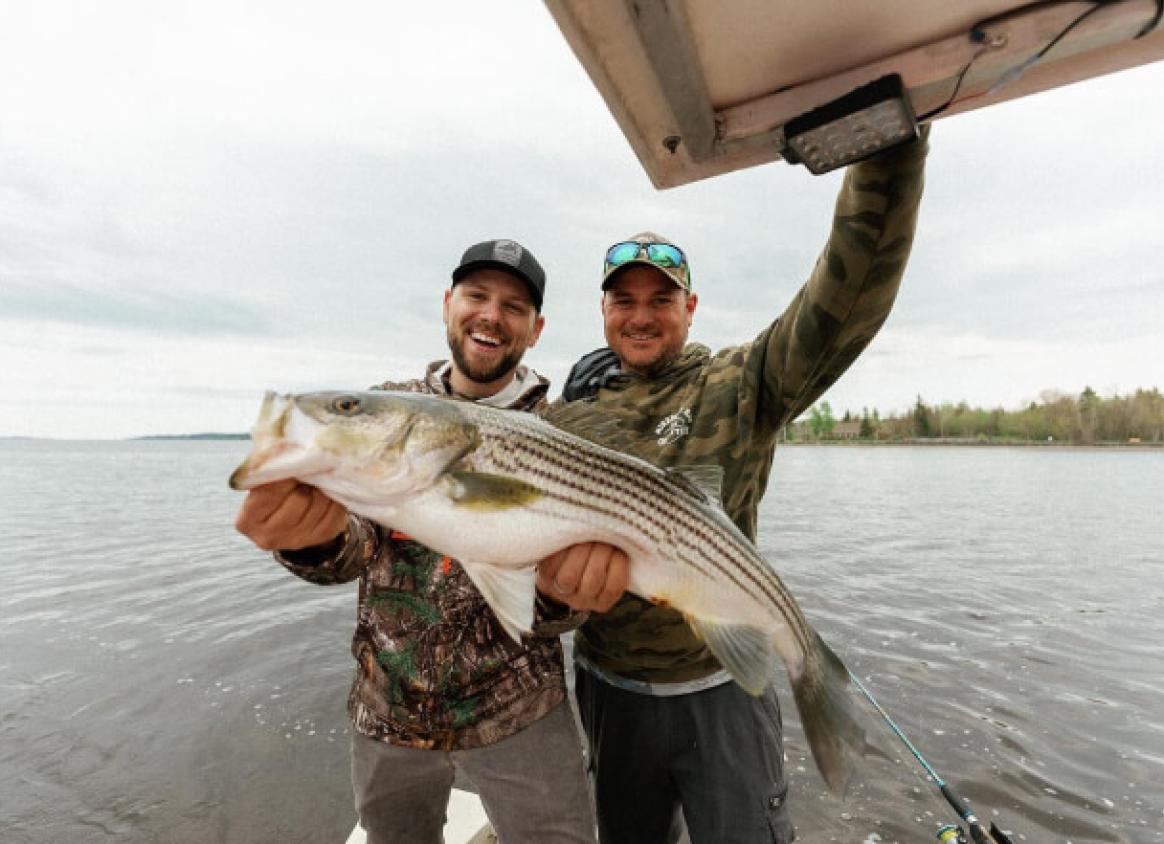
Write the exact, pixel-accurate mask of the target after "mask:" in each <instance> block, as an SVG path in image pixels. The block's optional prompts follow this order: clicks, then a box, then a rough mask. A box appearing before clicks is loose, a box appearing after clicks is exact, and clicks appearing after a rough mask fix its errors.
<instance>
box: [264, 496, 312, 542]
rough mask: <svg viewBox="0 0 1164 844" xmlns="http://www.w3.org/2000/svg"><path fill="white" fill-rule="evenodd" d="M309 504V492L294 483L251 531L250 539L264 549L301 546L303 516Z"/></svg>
mask: <svg viewBox="0 0 1164 844" xmlns="http://www.w3.org/2000/svg"><path fill="white" fill-rule="evenodd" d="M310 504H311V492H310V489H309V488H308V487H305V486H303V485H302V484H298V485H296V487H295V488H294V489H292V490H291V492H289V493H288V494H287V495H286V496H285V497H284V498H283V500H282V501H281V502H280V503H279V506H278V507H277V508H276V509H275V511H274V512H273V513H271V515H270V516H268V517H267V519H266V520H265V521H264V522H262V523H261V524H259V525H256V526H255V529H254V530H253V531H252V532H251V534H250V537H251V540H252V541H253V542H254V543H255V544H256V545H258V546H259V547H260V548H262V549H264V550H266V551H274V550H276V549H279V548H285V549H288V550H292V549H295V548H302V547H303V546H304V545H305V544H306V543H304V542H303V541H302V537H303V535H304V525H303V517H304V515H305V514H306V513H307V511H308V508H309V506H310Z"/></svg>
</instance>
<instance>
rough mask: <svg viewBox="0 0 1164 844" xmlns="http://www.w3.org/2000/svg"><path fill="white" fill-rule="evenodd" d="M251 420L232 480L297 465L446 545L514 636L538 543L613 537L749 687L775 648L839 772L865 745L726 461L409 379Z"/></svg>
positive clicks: (287, 399) (844, 688)
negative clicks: (709, 461)
mask: <svg viewBox="0 0 1164 844" xmlns="http://www.w3.org/2000/svg"><path fill="white" fill-rule="evenodd" d="M251 436H252V440H253V448H252V451H251V453H250V454H249V455H248V456H247V458H246V460H245V461H244V462H243V464H242V465H241V466H239V468H238V469H236V470H235V472H234V474H233V475H231V478H230V484H231V486H232V487H234V488H235V489H250V488H252V487H255V486H259V485H260V484H265V483H271V482H273V481H278V480H283V479H285V478H296V479H298V480H300V481H302V482H303V483H307V484H310V485H312V486H315V487H318V488H319V489H321V490H323V491H324V492H325V493H326V494H327V495H328V496H329V497H331V498H333V499H334V500H336V501H338V502H339V503H341V504H343V505H344V506H346V507H347V508H348V509H349V510H350V511H351V512H353V513H356V514H358V515H362V516H365V517H367V518H369V519H372V520H374V521H376V522H378V523H380V524H382V525H385V526H388V527H391V528H394V529H396V530H399V531H402V532H404V533H407V534H408V535H410V536H412V537H413V538H415V539H416V540H417V541H419V542H421V543H423V544H424V545H427V546H429V547H430V548H432V549H434V550H436V551H438V552H440V553H442V554H447V555H449V556H451V557H454V558H455V559H457V560H458V561H460V563H461V565H462V566H463V567H464V569H465V572H466V573H467V574H468V575H469V577H470V578H472V580H473V583H474V584H476V586H477V587H478V589H480V591H481V594H482V596H484V598H485V600H486V601H487V602H488V603H489V606H490V607H491V608H492V609H493V612H494V613H495V614H496V616H497V618H498V620H499V621H500V622H501V624H502V625H503V626H504V627H505V629H506V630H507V631H508V632H509V634H510V635H511V636H513V637H514V638H515V639H516V638H519V637H520V635H521V634H522V633H527V632H529V630H530V628H531V625H532V623H533V612H534V598H535V593H534V589H535V587H534V581H535V576H536V572H535V568H534V567H535V564H536V563H537V562H538V561H540V560H542V559H544V558H545V557H548V556H550V555H551V554H553V553H555V552H556V551H559V550H561V549H562V548H565V547H567V546H569V545H572V544H575V543H580V542H587V541H601V542H606V543H608V544H610V545H614V546H617V547H619V548H622V549H623V551H625V552H626V554H627V556H628V557H629V559H630V567H629V586H628V588H629V589H630V591H632V592H634V593H635V594H637V595H640V596H642V597H643V598H646V599H647V600H649V601H653V602H655V603H657V604H662V605H665V606H669V607H673V608H674V609H676V610H678V611H680V612H682V613H683V614H684V617H685V618H686V619H687V621H688V623H689V624H690V625H691V626H692V628H694V630H695V631H696V633H697V634H698V635H699V636H700V638H701V639H702V640H703V641H704V642H706V643H707V646H708V648H709V649H710V650H711V652H712V653H713V654H714V655H715V656H716V658H717V659H718V660H719V662H720V663H721V664H722V665H723V667H724V668H725V669H726V670H727V671H728V672H729V673H730V674H731V676H732V677H733V678H734V679H735V680H736V682H738V683H739V684H740V685H741V686H742V687H743V688H745V689H746V690H748V691H749V692H751V693H752V694H759V693H760V692H761V691H762V690H763V689H764V688H765V687H766V686H767V685H768V683H769V682H771V681H772V679H773V671H774V669H773V666H774V664H775V662H776V657H777V655H779V657H780V658H781V659H783V661H784V665H785V667H786V669H787V671H788V676H789V679H790V681H791V685H792V691H793V696H794V698H795V700H796V705H797V707H798V709H799V710H800V716H801V720H802V722H803V724H804V729H805V733H806V735H807V737H808V741H809V745H810V746H811V748H812V752H813V756H814V757H815V759H816V762H817V766H818V767H819V768H820V771H821V774H822V775H823V777H824V779H825V781H826V782H827V783H828V785H829V787H830V788H832V789H833V790H834V791H836V792H842V791H843V790H844V788H845V785H846V783H847V781H848V778H849V774H850V764H849V755H850V753H851V752H854V751H858V752H860V751H863V749H864V730H863V729H862V728H861V726H860V725H859V724H858V722H857V720H856V718H855V715H854V710H853V698H852V696H851V695H850V691H849V689H848V684H849V677H848V671H847V670H846V668H845V666H844V665H843V664H842V663H841V660H840V659H839V658H838V657H837V656H836V655H835V654H834V653H833V652H832V650H830V648H829V647H828V645H826V644H825V643H824V641H822V640H821V638H820V636H819V635H817V633H816V631H815V630H813V629H812V627H810V626H809V624H808V622H807V621H806V620H805V618H804V615H803V614H802V613H801V611H800V608H799V607H798V606H797V604H796V601H795V600H794V599H793V597H792V595H791V594H790V593H789V591H788V589H787V588H786V587H785V586H784V584H783V583H782V582H781V580H780V577H779V576H778V575H777V574H776V572H775V570H774V569H773V568H772V567H771V566H770V565H769V564H768V563H767V562H766V561H765V560H764V559H763V558H762V557H761V556H760V555H759V553H758V552H757V551H756V548H755V546H754V545H753V544H752V543H751V542H749V541H748V539H747V538H746V537H745V536H744V535H743V534H742V533H741V532H740V530H739V529H738V528H737V527H736V526H735V524H734V523H733V522H732V521H731V519H730V518H728V516H727V515H726V513H724V511H723V508H722V507H721V505H720V502H719V482H720V475H719V471H720V470H719V468H718V467H714V468H712V469H708V468H707V467H702V468H700V469H697V470H688V471H683V470H674V469H672V470H663V469H659V468H657V467H655V466H653V465H651V464H650V463H648V462H646V461H645V460H642V459H640V458H638V457H635V456H633V455H630V454H626V453H622V452H619V451H615V450H613V449H611V448H607V447H605V446H603V445H599V444H596V443H595V442H592V441H591V440H589V439H585V438H583V437H580V436H577V435H575V434H571V433H568V432H567V431H564V430H561V429H559V428H557V427H555V426H554V425H551V424H548V423H547V422H545V421H543V420H541V419H538V418H537V417H535V416H533V415H531V414H528V413H520V412H516V411H508V410H499V409H497V408H492V407H488V406H486V405H481V404H474V403H472V402H460V401H450V400H448V399H444V398H439V397H437V396H431V395H426V394H418V393H393V392H387V391H373V392H365V393H338V392H328V393H310V394H305V395H292V396H276V395H275V394H274V393H268V394H267V396H266V397H265V399H264V402H263V407H262V410H261V411H260V414H259V419H258V421H257V422H256V423H255V426H254V428H253V429H252V432H251Z"/></svg>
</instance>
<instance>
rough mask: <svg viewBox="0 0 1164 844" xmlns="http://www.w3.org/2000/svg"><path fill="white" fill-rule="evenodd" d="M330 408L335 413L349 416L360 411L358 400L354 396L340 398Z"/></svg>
mask: <svg viewBox="0 0 1164 844" xmlns="http://www.w3.org/2000/svg"><path fill="white" fill-rule="evenodd" d="M331 407H332V409H333V410H334V411H335V412H336V413H343V414H345V415H348V416H350V415H351V414H353V413H355V412H356V411H358V410H359V409H360V400H359V399H358V398H356V397H355V396H340V397H339V398H337V399H335V400H334V401H333V402H332V403H331Z"/></svg>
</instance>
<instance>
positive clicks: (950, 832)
mask: <svg viewBox="0 0 1164 844" xmlns="http://www.w3.org/2000/svg"><path fill="white" fill-rule="evenodd" d="M970 832H971V834H972V835H973V836H974V841H975V844H1014V842H1012V841H1011V840H1010V836H1009V835H1007V834H1006V833H1005V832H1003V831H1002V830H1001V829H999V828H998V825H997V824H994V823H991V824H990V835H989V836H987V834H986V833H985V832H984V831H983V829H982V827H981V826H979V825H978V823H977V821H975V822H974V823H973V824H972V825H971V827H970ZM937 839H938V840H939V841H941V842H942V844H970V839H968V838H967V837H966V833H965V832H964V831H963V830H962V828H961V827H959V826H955V825H954V824H952V823H948V824H945V825H944V826H942V827H940V828H939V829H938V832H937Z"/></svg>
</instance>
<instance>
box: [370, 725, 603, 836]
mask: <svg viewBox="0 0 1164 844" xmlns="http://www.w3.org/2000/svg"><path fill="white" fill-rule="evenodd" d="M458 772H459V773H461V774H462V775H463V776H465V777H466V778H467V779H468V780H469V781H470V782H471V783H472V784H473V786H474V788H475V789H476V791H477V794H478V796H479V797H480V798H481V804H482V805H483V806H484V807H485V813H486V814H487V815H488V816H489V822H490V823H491V824H493V829H494V831H495V832H496V833H497V837H498V839H499V840H500V842H501V844H542V842H546V844H549V842H555V844H593V842H594V840H595V821H594V810H593V808H592V804H591V801H590V792H589V789H588V788H587V782H586V773H585V769H584V766H583V762H582V746H581V742H580V740H579V736H578V731H577V729H576V728H575V726H574V716H573V714H572V713H571V712H570V707H569V706H568V705H566V704H565V703H562V704H561V705H560V706H558V707H556V708H555V709H554V710H553V711H551V712H550V713H549V714H548V715H546V716H545V717H544V718H541V719H539V720H538V721H535V722H534V723H533V724H531V725H530V726H528V727H526V728H525V729H524V730H522V731H521V732H519V733H517V734H516V735H513V736H510V737H509V738H506V739H502V740H501V741H499V742H497V743H496V744H491V745H489V746H488V747H479V748H474V749H472V750H452V751H442V750H418V749H415V748H411V747H398V746H396V745H392V744H387V743H385V742H382V741H376V740H375V739H370V738H368V737H367V736H364V735H361V734H359V733H356V734H355V735H354V737H353V739H352V787H353V789H354V790H355V795H356V813H357V814H358V815H359V817H360V825H361V826H363V827H364V829H365V830H367V832H368V844H441V842H443V841H444V836H443V835H442V829H443V827H444V825H445V810H446V808H447V807H448V802H449V792H450V791H451V790H452V787H453V778H454V775H455V774H456V773H458Z"/></svg>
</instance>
